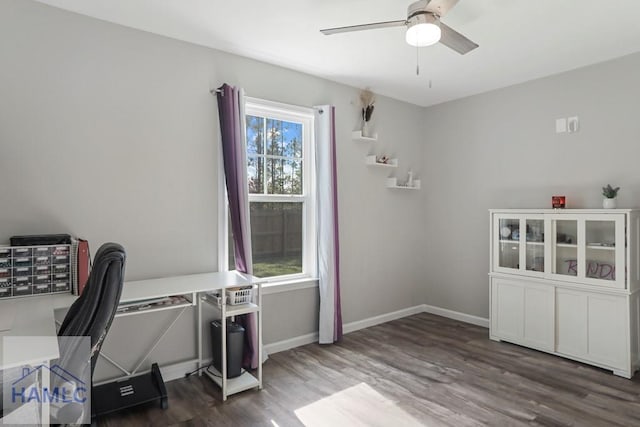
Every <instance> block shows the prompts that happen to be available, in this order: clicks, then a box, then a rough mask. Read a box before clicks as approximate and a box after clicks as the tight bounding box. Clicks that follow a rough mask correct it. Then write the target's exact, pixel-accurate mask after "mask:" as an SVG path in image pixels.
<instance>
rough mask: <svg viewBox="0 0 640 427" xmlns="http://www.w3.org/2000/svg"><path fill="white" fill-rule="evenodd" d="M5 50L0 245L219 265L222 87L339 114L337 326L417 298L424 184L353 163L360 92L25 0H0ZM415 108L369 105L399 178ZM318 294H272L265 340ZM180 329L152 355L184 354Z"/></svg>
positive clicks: (301, 314)
mask: <svg viewBox="0 0 640 427" xmlns="http://www.w3.org/2000/svg"><path fill="white" fill-rule="evenodd" d="M0 57H1V58H2V66H1V67H0V100H1V102H0V183H1V185H0V195H1V200H2V209H0V224H1V225H2V227H1V228H0V242H6V241H8V238H9V237H10V236H11V235H15V234H35V233H60V232H68V233H71V234H74V235H78V236H81V237H84V238H87V239H88V240H89V242H90V244H91V246H92V248H93V250H94V251H95V250H96V249H97V248H98V246H99V245H100V244H101V243H103V242H106V241H117V242H120V243H122V244H123V245H124V246H125V247H126V249H127V252H128V265H127V277H126V278H127V280H136V279H144V278H153V277H161V276H170V275H179V274H187V273H198V272H206V271H215V270H217V268H218V266H217V257H218V254H217V241H218V233H217V223H216V222H217V218H218V206H217V200H218V192H217V191H218V170H217V165H218V159H217V148H216V147H217V145H218V132H219V130H218V124H217V122H218V119H217V107H216V102H215V98H214V97H212V96H211V95H210V94H209V89H211V88H215V87H218V86H219V85H221V84H222V83H223V82H228V83H230V84H234V85H238V86H242V87H244V88H245V90H246V93H247V94H248V95H249V96H252V97H258V98H265V99H269V100H274V101H280V102H285V103H291V104H298V105H305V106H312V105H317V104H327V103H328V104H333V105H335V106H336V108H337V142H338V179H339V192H340V194H339V205H340V210H339V216H340V218H339V220H340V238H341V244H342V247H341V273H342V297H343V312H344V321H345V322H351V321H356V320H361V319H364V318H368V317H371V316H375V315H379V314H383V313H387V312H391V311H395V310H398V309H401V308H405V307H410V306H414V305H416V304H418V303H419V299H420V298H422V291H421V289H420V286H419V284H420V281H421V280H422V273H423V268H422V266H421V264H420V260H421V259H422V254H421V253H420V251H421V248H422V237H421V235H420V233H417V232H416V230H420V228H421V227H420V226H419V225H420V224H422V223H423V222H424V218H423V212H422V209H423V203H422V200H421V198H420V193H418V192H412V191H404V192H400V191H391V190H387V189H386V188H384V179H385V174H384V172H382V171H377V170H372V169H370V168H367V167H366V166H365V165H364V164H363V162H364V156H365V155H366V154H368V152H369V150H371V147H370V146H368V145H366V144H364V143H359V142H354V141H352V140H351V131H352V130H354V129H355V128H357V127H358V116H359V115H358V101H357V100H358V90H357V89H355V88H351V87H347V86H344V85H339V84H336V83H332V82H329V81H326V80H322V79H319V78H316V77H312V76H309V75H305V74H301V73H298V72H294V71H291V70H286V69H283V68H279V67H275V66H271V65H267V64H264V63H260V62H256V61H253V60H250V59H246V58H241V57H238V56H234V55H230V54H226V53H223V52H220V51H216V50H212V49H208V48H204V47H199V46H195V45H190V44H187V43H183V42H179V41H176V40H171V39H168V38H164V37H160V36H156V35H152V34H149V33H144V32H140V31H136V30H132V29H128V28H125V27H121V26H118V25H114V24H110V23H106V22H102V21H98V20H95V19H91V18H87V17H83V16H80V15H76V14H72V13H69V12H65V11H62V10H58V9H55V8H51V7H48V6H45V5H42V4H39V3H35V2H31V1H23V0H3V1H2V2H0ZM422 118H423V110H422V109H421V108H418V107H416V106H413V105H409V104H406V103H403V102H398V101H395V100H392V99H388V98H379V99H378V102H377V103H376V112H375V114H374V121H375V122H374V125H375V127H376V128H377V131H378V132H379V134H380V141H379V142H378V144H377V149H378V150H385V152H386V153H388V154H393V155H395V156H398V157H399V158H400V163H401V166H400V168H399V175H400V176H404V175H405V174H406V172H407V170H408V168H409V167H410V168H412V169H413V170H414V171H415V172H416V173H417V174H420V173H421V172H422V168H421V165H420V163H421V161H420V159H421V158H422V157H423V147H422V145H421V144H420V142H421V140H422V135H421V130H422V129H421V128H420V126H419V125H417V124H418V123H420V121H421V120H422ZM317 304H318V297H317V290H315V289H305V290H300V291H295V292H290V293H278V294H274V295H267V296H266V297H265V312H264V315H265V331H264V337H265V343H270V342H274V341H279V340H283V339H287V338H292V337H296V336H299V335H304V334H307V333H311V332H314V331H316V330H317ZM165 320H166V319H160V320H156V319H154V318H153V316H140V317H138V318H136V317H132V318H124V319H121V320H118V324H119V325H121V326H120V327H119V328H118V329H119V331H120V332H115V331H114V332H112V333H111V334H110V338H109V342H108V343H107V345H106V346H105V351H107V352H108V353H109V354H111V355H113V354H119V353H124V352H133V351H132V349H131V346H132V345H133V344H134V343H136V342H138V341H140V340H137V339H136V337H143V336H146V334H147V333H148V332H150V331H151V330H152V329H154V328H157V327H159V326H160V324H161V323H162V322H164V321H165ZM118 324H117V325H116V326H118ZM188 324H189V322H188V321H185V322H180V323H179V324H178V325H177V326H178V335H180V331H182V335H181V339H179V340H176V341H175V343H174V345H171V346H170V348H161V349H159V351H158V352H157V354H154V356H153V357H152V358H153V359H156V360H161V361H167V360H169V359H173V360H176V361H177V360H183V359H187V358H188V357H189V356H190V354H189V351H188V350H189V347H190V348H191V349H193V345H191V343H190V341H189V339H190V338H189V336H192V335H189V334H193V333H192V332H189V331H187V329H188V326H189V325H188ZM176 343H177V344H176ZM185 348H186V349H187V350H186V351H185ZM191 353H192V352H191ZM106 371H108V370H107V369H106V368H104V370H103V374H100V373H98V377H99V378H101V377H103V376H104V375H107V374H106V373H105V372H106Z"/></svg>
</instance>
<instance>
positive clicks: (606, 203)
mask: <svg viewBox="0 0 640 427" xmlns="http://www.w3.org/2000/svg"><path fill="white" fill-rule="evenodd" d="M618 191H620V187H616V188H613V187H612V186H611V185H610V184H607V186H606V187H602V195H603V196H604V199H603V200H602V207H603V208H605V209H615V207H616V196H617V195H618Z"/></svg>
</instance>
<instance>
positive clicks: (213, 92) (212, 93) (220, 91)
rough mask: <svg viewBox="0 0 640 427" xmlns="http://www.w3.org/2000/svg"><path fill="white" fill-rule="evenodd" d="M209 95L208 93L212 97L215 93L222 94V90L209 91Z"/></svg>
mask: <svg viewBox="0 0 640 427" xmlns="http://www.w3.org/2000/svg"><path fill="white" fill-rule="evenodd" d="M209 93H210V94H211V95H214V94H216V93H222V89H211V90H210V91H209Z"/></svg>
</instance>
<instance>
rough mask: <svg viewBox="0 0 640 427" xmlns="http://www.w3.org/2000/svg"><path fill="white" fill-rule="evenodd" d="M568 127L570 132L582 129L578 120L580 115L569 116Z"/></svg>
mask: <svg viewBox="0 0 640 427" xmlns="http://www.w3.org/2000/svg"><path fill="white" fill-rule="evenodd" d="M567 128H568V130H569V133H575V132H578V131H579V130H580V121H579V120H578V116H574V117H569V118H568V119H567Z"/></svg>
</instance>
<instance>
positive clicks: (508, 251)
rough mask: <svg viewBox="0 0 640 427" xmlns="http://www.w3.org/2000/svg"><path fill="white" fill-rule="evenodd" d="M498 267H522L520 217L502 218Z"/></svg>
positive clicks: (499, 226)
mask: <svg viewBox="0 0 640 427" xmlns="http://www.w3.org/2000/svg"><path fill="white" fill-rule="evenodd" d="M497 228H498V229H497V233H498V236H496V237H497V240H498V242H499V244H498V267H501V268H512V269H516V270H517V269H519V268H520V219H518V218H500V219H499V220H498V227H497Z"/></svg>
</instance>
